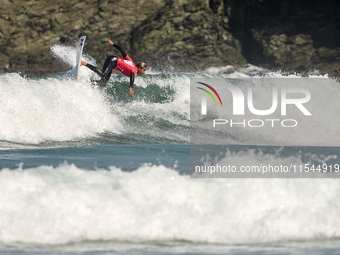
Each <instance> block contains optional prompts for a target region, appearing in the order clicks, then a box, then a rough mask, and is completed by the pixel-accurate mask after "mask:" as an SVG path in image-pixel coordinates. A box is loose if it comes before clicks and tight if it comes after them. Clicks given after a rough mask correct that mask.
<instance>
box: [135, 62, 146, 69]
mask: <svg viewBox="0 0 340 255" xmlns="http://www.w3.org/2000/svg"><path fill="white" fill-rule="evenodd" d="M136 66H137V68H146V64H145V63H144V62H138V63H137V65H136Z"/></svg>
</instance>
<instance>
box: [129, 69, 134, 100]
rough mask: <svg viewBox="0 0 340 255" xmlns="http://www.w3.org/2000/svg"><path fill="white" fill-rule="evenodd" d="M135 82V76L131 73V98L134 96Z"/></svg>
mask: <svg viewBox="0 0 340 255" xmlns="http://www.w3.org/2000/svg"><path fill="white" fill-rule="evenodd" d="M134 82H135V74H134V73H133V72H131V73H130V88H129V93H130V96H133V93H134V91H133V84H134Z"/></svg>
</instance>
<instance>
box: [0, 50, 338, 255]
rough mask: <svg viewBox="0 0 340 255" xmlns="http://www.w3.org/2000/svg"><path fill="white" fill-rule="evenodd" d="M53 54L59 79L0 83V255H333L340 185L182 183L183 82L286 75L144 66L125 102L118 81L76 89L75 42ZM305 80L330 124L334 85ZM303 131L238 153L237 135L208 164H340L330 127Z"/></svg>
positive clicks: (185, 160)
mask: <svg viewBox="0 0 340 255" xmlns="http://www.w3.org/2000/svg"><path fill="white" fill-rule="evenodd" d="M51 54H53V55H54V56H55V57H56V60H59V61H63V62H64V63H66V64H69V66H70V70H68V71H65V72H63V73H59V74H56V75H53V76H49V77H39V78H23V77H21V76H20V75H19V74H17V73H8V74H2V75H0V104H1V111H0V123H1V125H0V169H1V170H0V254H10V255H13V254H24V255H29V254H128V255H133V254H155V255H158V254H190V255H194V254H338V253H339V248H340V239H339V238H340V220H339V215H340V200H339V199H338V197H339V195H340V179H338V178H320V179H318V178H310V179H308V178H302V179H287V178H267V179H265V178H260V179H251V178H239V179H227V178H214V179H196V178H191V177H190V170H189V168H190V93H189V92H190V79H191V78H209V77H211V78H216V77H226V78H244V77H254V76H257V75H262V76H263V75H264V76H267V77H275V78H282V79H285V78H286V76H285V75H283V74H282V73H271V72H269V71H268V70H265V69H261V68H258V67H254V66H248V67H245V68H244V69H241V70H237V71H234V72H230V70H231V69H233V67H222V68H215V67H210V68H208V69H207V71H206V72H202V73H156V72H152V70H148V72H147V73H146V74H145V75H144V76H143V77H137V78H136V81H135V84H136V86H135V95H134V97H133V98H130V97H129V95H128V86H129V81H128V79H127V78H126V77H123V76H120V75H113V77H112V78H111V79H110V81H109V83H108V86H107V87H106V88H104V89H101V88H98V87H93V86H91V84H90V82H89V81H90V79H91V78H95V77H94V76H93V74H92V73H91V72H90V71H89V70H87V69H86V68H82V69H81V72H82V73H81V77H82V78H81V80H80V81H79V82H77V81H75V80H74V79H73V78H72V68H73V65H74V62H75V48H74V47H65V46H60V45H56V46H54V47H52V48H51ZM85 58H86V60H87V61H89V62H91V63H93V64H95V61H94V60H93V59H92V58H91V56H87V55H85ZM228 73H229V74H228ZM289 77H290V78H296V80H297V81H299V79H302V78H301V77H300V76H299V75H298V74H296V75H290V76H289ZM314 78H318V79H321V82H320V91H317V92H313V93H318V94H319V95H320V99H319V101H318V102H319V105H322V104H323V105H322V106H323V107H324V108H325V109H326V108H327V107H328V108H327V109H329V111H330V112H334V114H335V115H334V118H336V117H337V116H338V115H336V109H337V106H338V105H337V102H333V101H332V103H330V100H329V99H330V98H333V97H334V95H337V94H338V91H339V88H338V85H339V84H337V83H334V84H333V85H331V87H329V85H328V83H327V88H325V87H326V85H325V84H326V82H325V84H323V83H322V79H324V80H325V81H327V80H329V79H328V78H327V77H325V76H321V75H318V74H314V75H311V76H310V77H309V78H308V79H314ZM323 88H324V89H323ZM335 123H337V122H335ZM313 125H318V127H319V128H318V129H315V130H313V129H312V131H310V129H308V127H306V136H308V135H310V136H313V137H316V139H314V140H313V142H314V143H313V144H307V145H304V146H303V147H302V146H297V145H296V144H295V145H293V144H292V145H290V146H279V145H280V140H278V139H275V137H274V136H273V137H270V135H271V134H270V133H267V137H266V138H267V139H266V140H265V141H266V144H265V145H261V146H260V145H249V143H251V142H253V141H254V140H250V137H251V136H250V134H249V133H248V132H243V133H242V131H240V130H238V131H237V132H236V133H235V134H230V140H229V144H228V145H226V146H225V147H224V148H223V150H221V151H220V152H219V155H220V156H219V161H220V162H228V163H231V164H233V165H237V166H239V165H241V164H246V163H247V164H266V163H268V162H270V163H271V164H273V165H275V164H278V165H279V164H292V163H294V164H297V165H303V164H316V163H320V164H333V165H335V164H339V156H338V154H339V148H338V147H337V146H335V145H334V144H337V141H338V139H339V138H338V135H337V132H338V129H336V128H334V127H333V128H332V127H331V126H329V123H323V122H315V123H313ZM320 130H321V131H320ZM318 132H319V133H318ZM256 137H265V135H264V134H256ZM269 138H270V139H269ZM290 139H291V140H293V141H295V142H296V143H297V144H299V143H303V142H304V140H303V137H298V136H294V134H292V137H291V138H290ZM299 139H300V140H299ZM256 142H258V141H256Z"/></svg>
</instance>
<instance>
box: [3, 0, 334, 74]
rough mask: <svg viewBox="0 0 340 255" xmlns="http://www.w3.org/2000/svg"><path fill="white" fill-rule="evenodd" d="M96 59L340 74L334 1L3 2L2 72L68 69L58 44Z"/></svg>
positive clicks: (192, 67)
mask: <svg viewBox="0 0 340 255" xmlns="http://www.w3.org/2000/svg"><path fill="white" fill-rule="evenodd" d="M81 35H86V36H87V40H86V47H85V51H86V53H88V54H90V55H91V56H93V57H94V58H95V59H97V60H98V63H100V62H101V60H103V59H104V58H105V56H106V55H107V54H113V53H115V54H119V53H118V52H115V51H114V49H112V48H110V46H109V45H108V44H103V43H101V42H102V40H103V39H105V38H111V39H112V40H113V41H114V42H116V43H117V44H119V45H121V46H123V47H124V48H125V50H126V51H127V52H128V54H129V55H130V56H131V57H132V58H133V59H134V60H135V61H136V62H137V61H141V60H144V61H145V62H147V64H148V66H151V67H152V68H153V69H157V70H163V71H169V70H174V71H199V70H204V69H206V68H207V67H210V66H224V65H234V66H242V65H244V64H246V63H251V64H254V65H258V66H264V67H267V68H270V69H281V70H283V71H288V72H289V71H297V72H304V71H309V70H313V69H318V70H321V71H323V72H327V73H330V74H332V75H339V71H340V64H339V62H340V61H339V60H340V3H339V1H336V0H323V1H318V0H310V1H296V0H287V1H280V0H243V1H238V0H148V1H146V0H141V1H136V0H124V1H123V0H97V1H91V0H83V1H79V0H67V1H66V0H59V1H55V2H50V1H44V0H27V1H23V0H2V1H1V7H0V45H1V48H0V72H21V73H22V74H27V75H29V76H42V75H50V74H54V73H57V72H60V71H63V70H65V68H66V67H65V66H62V65H60V63H59V62H58V61H56V60H55V59H52V57H51V56H50V53H49V48H50V47H51V46H53V45H55V44H65V45H75V42H76V40H77V38H78V37H79V36H81Z"/></svg>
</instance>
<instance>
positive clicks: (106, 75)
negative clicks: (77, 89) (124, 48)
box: [86, 56, 118, 87]
mask: <svg viewBox="0 0 340 255" xmlns="http://www.w3.org/2000/svg"><path fill="white" fill-rule="evenodd" d="M117 61H118V58H117V57H116V56H108V57H107V58H106V59H105V62H104V65H103V68H102V70H100V69H99V68H98V67H96V66H93V65H91V64H87V65H86V66H87V67H88V68H89V69H91V70H92V71H93V72H95V73H96V74H98V75H99V76H100V77H102V78H101V79H100V80H99V81H93V82H95V84H96V85H99V86H101V87H104V86H105V85H106V83H107V82H108V80H109V79H110V76H111V74H112V69H113V68H115V66H116V65H117Z"/></svg>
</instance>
